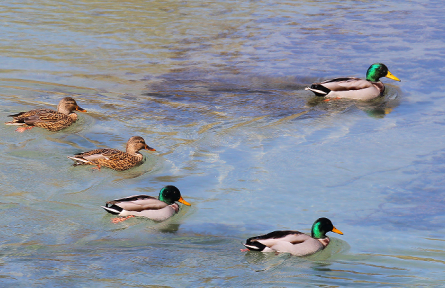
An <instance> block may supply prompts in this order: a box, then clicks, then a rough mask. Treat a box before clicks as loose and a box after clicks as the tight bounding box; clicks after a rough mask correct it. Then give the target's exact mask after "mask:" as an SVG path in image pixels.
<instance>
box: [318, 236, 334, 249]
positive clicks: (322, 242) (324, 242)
mask: <svg viewBox="0 0 445 288" xmlns="http://www.w3.org/2000/svg"><path fill="white" fill-rule="evenodd" d="M317 240H318V241H320V243H321V245H323V247H326V246H328V244H329V242H331V239H329V237H327V236H326V238H323V239H317Z"/></svg>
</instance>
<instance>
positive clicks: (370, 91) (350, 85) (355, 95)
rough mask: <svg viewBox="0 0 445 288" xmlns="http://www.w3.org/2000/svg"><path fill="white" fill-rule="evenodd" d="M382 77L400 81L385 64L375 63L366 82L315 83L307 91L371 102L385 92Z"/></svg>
mask: <svg viewBox="0 0 445 288" xmlns="http://www.w3.org/2000/svg"><path fill="white" fill-rule="evenodd" d="M381 77H387V78H389V79H392V80H396V81H400V79H399V78H397V77H396V76H394V75H392V74H391V72H389V70H388V67H386V65H385V64H382V63H375V64H372V65H371V66H370V67H369V69H368V71H367V72H366V80H363V79H360V78H355V77H345V78H335V79H332V80H327V81H324V82H321V83H314V84H312V85H311V87H306V89H305V90H310V91H312V92H314V93H315V95H317V96H321V97H328V98H347V99H355V100H371V99H374V98H376V97H379V96H381V95H382V94H383V91H385V85H383V83H382V82H380V81H379V79H380V78H381Z"/></svg>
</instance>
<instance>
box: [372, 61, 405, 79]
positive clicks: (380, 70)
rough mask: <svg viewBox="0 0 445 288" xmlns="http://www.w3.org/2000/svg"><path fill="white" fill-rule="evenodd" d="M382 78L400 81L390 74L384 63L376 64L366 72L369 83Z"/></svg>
mask: <svg viewBox="0 0 445 288" xmlns="http://www.w3.org/2000/svg"><path fill="white" fill-rule="evenodd" d="M382 77H387V78H389V79H392V80H396V81H400V79H399V78H397V77H396V76H394V75H392V74H391V72H389V70H388V67H386V65H385V64H383V63H374V64H372V65H371V66H370V67H369V68H368V71H366V80H368V81H371V82H377V81H379V79H380V78H382Z"/></svg>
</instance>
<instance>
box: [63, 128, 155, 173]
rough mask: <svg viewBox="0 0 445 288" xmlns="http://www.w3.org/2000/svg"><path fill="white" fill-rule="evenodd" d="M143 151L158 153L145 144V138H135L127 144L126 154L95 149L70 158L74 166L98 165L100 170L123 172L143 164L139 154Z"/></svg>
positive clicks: (115, 150) (118, 151)
mask: <svg viewBox="0 0 445 288" xmlns="http://www.w3.org/2000/svg"><path fill="white" fill-rule="evenodd" d="M141 149H146V150H149V151H156V150H155V149H154V148H151V147H149V146H148V145H147V144H145V141H144V138H142V137H140V136H133V137H131V138H130V139H129V140H128V142H127V149H126V152H123V151H120V150H117V149H110V148H106V149H95V150H92V151H88V152H83V153H79V154H76V155H74V156H69V157H68V158H70V159H72V160H74V161H75V163H74V165H96V166H97V167H99V168H100V167H102V166H104V167H108V168H111V169H114V170H117V171H123V170H127V169H130V168H133V167H135V166H137V165H140V164H142V160H143V158H144V157H143V155H142V154H141V153H139V152H138V151H139V150H141Z"/></svg>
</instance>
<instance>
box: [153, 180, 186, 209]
mask: <svg viewBox="0 0 445 288" xmlns="http://www.w3.org/2000/svg"><path fill="white" fill-rule="evenodd" d="M159 200H161V201H162V202H165V203H167V204H168V205H171V204H173V203H175V202H176V201H178V202H181V203H182V204H184V205H187V206H190V203H188V202H187V201H185V200H184V199H182V196H181V192H179V189H178V188H176V186H173V185H167V186H165V187H164V188H162V189H161V191H159Z"/></svg>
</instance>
